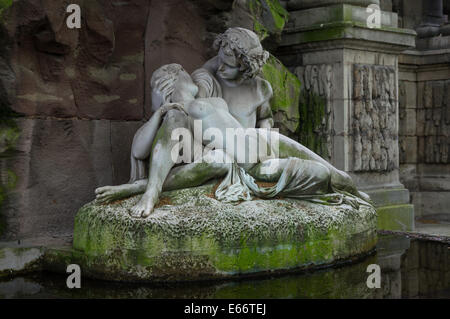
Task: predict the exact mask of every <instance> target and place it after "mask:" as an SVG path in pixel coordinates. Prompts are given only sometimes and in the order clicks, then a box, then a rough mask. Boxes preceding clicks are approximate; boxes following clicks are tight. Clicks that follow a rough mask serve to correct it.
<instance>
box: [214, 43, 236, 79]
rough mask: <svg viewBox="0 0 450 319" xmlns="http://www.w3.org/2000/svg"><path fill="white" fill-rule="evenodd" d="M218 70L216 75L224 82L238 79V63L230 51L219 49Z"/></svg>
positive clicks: (224, 48)
mask: <svg viewBox="0 0 450 319" xmlns="http://www.w3.org/2000/svg"><path fill="white" fill-rule="evenodd" d="M218 57H219V68H218V69H217V75H218V76H219V77H221V78H222V79H225V80H235V79H237V78H238V77H239V73H240V71H239V63H238V61H237V59H236V57H235V55H234V52H233V51H232V50H229V49H227V48H226V47H220V49H219V53H218Z"/></svg>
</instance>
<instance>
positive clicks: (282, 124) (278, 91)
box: [262, 55, 301, 136]
mask: <svg viewBox="0 0 450 319" xmlns="http://www.w3.org/2000/svg"><path fill="white" fill-rule="evenodd" d="M262 76H263V78H264V79H265V80H267V81H268V82H269V83H270V84H271V86H272V90H273V97H272V99H271V100H270V106H271V109H272V112H273V113H274V120H275V127H278V128H280V132H281V133H282V134H285V135H288V136H291V135H292V133H294V132H295V131H296V130H297V128H298V125H299V120H300V114H299V101H300V88H301V84H300V81H299V79H298V78H297V76H295V75H294V74H293V73H291V72H290V71H289V70H288V69H287V68H286V67H285V66H284V65H283V64H282V63H281V62H280V61H279V60H278V59H277V58H276V57H274V56H273V55H270V57H269V59H268V61H267V63H266V64H265V65H264V66H263V68H262Z"/></svg>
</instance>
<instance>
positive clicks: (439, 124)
mask: <svg viewBox="0 0 450 319" xmlns="http://www.w3.org/2000/svg"><path fill="white" fill-rule="evenodd" d="M421 105H422V106H423V107H422V108H418V109H417V128H416V129H417V136H418V138H419V140H418V150H417V152H418V158H417V160H418V163H427V164H449V163H450V156H449V153H448V152H449V146H450V136H449V133H450V80H446V81H427V82H424V83H423V102H422V103H421Z"/></svg>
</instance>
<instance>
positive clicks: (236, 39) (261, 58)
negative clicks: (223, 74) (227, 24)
mask: <svg viewBox="0 0 450 319" xmlns="http://www.w3.org/2000/svg"><path fill="white" fill-rule="evenodd" d="M213 46H214V50H216V51H218V50H219V49H220V48H222V49H224V50H225V54H227V55H233V54H234V56H235V57H236V59H237V61H238V63H239V65H240V71H241V72H242V78H243V79H252V78H254V77H255V76H256V75H258V73H259V72H260V71H261V68H262V67H263V65H264V64H265V63H266V62H267V59H268V58H269V52H267V51H265V50H264V49H263V47H262V46H261V42H260V41H259V38H258V36H257V35H256V34H255V33H254V32H253V31H250V30H247V29H244V28H229V29H228V30H227V31H225V32H224V33H222V34H220V35H218V36H217V38H216V40H215V41H214V44H213Z"/></svg>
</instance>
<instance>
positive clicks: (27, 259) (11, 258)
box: [0, 247, 44, 278]
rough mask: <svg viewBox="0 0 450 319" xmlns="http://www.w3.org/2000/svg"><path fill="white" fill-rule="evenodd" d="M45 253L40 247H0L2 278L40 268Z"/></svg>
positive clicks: (0, 272) (0, 273) (0, 271)
mask: <svg viewBox="0 0 450 319" xmlns="http://www.w3.org/2000/svg"><path fill="white" fill-rule="evenodd" d="M43 255H44V249H43V248H40V247H0V278H1V277H6V276H14V275H18V274H23V273H28V272H33V271H36V270H40V269H41V263H42V258H43Z"/></svg>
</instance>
